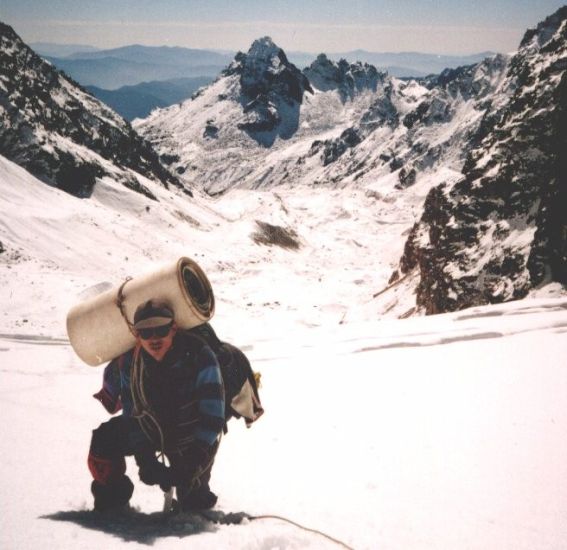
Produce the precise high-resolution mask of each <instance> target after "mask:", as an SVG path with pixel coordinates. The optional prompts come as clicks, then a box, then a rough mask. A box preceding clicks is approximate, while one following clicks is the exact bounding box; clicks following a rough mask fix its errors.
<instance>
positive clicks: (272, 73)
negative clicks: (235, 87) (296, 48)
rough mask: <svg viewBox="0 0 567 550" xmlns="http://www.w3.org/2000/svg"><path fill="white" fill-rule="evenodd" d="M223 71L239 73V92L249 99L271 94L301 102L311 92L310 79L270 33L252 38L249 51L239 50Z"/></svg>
mask: <svg viewBox="0 0 567 550" xmlns="http://www.w3.org/2000/svg"><path fill="white" fill-rule="evenodd" d="M223 74H224V75H225V76H230V75H234V74H237V75H239V76H240V85H241V89H242V93H243V94H244V95H245V96H247V97H248V98H249V99H251V100H254V99H258V97H259V96H261V95H272V96H279V98H281V99H284V100H287V101H288V102H293V101H296V102H298V103H301V102H302V101H303V94H304V93H305V92H306V91H308V92H311V93H313V90H312V89H311V86H310V85H309V81H308V80H307V79H306V78H305V76H303V74H302V73H301V71H300V70H299V69H298V68H297V67H296V66H295V65H293V63H290V62H289V61H288V59H287V56H286V54H285V52H284V51H283V50H282V49H281V48H280V47H278V46H277V45H276V44H274V42H273V41H272V39H271V38H270V37H269V36H265V37H263V38H259V39H258V40H255V41H254V42H253V43H252V46H251V47H250V49H249V50H248V53H246V54H244V53H242V52H238V53H237V54H236V56H235V58H234V61H233V62H232V63H231V64H230V66H229V67H228V68H227V69H226V70H225V71H224V72H223Z"/></svg>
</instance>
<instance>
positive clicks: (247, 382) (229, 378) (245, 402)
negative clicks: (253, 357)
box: [187, 323, 264, 429]
mask: <svg viewBox="0 0 567 550" xmlns="http://www.w3.org/2000/svg"><path fill="white" fill-rule="evenodd" d="M187 332H189V333H190V334H192V335H193V336H196V337H197V338H199V339H200V340H202V341H203V342H205V343H206V344H207V345H208V346H209V347H210V348H211V349H212V350H213V353H214V354H215V355H216V357H217V360H218V362H219V365H220V370H221V375H222V379H223V383H224V392H225V419H226V421H227V422H228V420H230V419H231V418H232V417H235V418H244V421H245V422H246V426H247V427H248V428H249V427H250V426H251V425H252V423H253V422H255V421H256V420H258V418H260V416H262V414H263V413H264V409H263V407H262V403H261V402H260V396H259V394H258V382H259V378H260V375H259V373H254V371H253V370H252V367H251V366H250V361H248V358H247V357H246V355H244V353H243V352H242V351H241V350H240V349H238V348H237V347H236V346H233V345H232V344H229V343H227V342H222V341H221V340H219V338H218V336H217V335H216V333H215V331H214V330H213V328H212V327H211V325H210V324H209V323H205V324H203V325H199V326H197V327H194V328H192V329H189V330H188V331H187ZM225 429H226V428H225Z"/></svg>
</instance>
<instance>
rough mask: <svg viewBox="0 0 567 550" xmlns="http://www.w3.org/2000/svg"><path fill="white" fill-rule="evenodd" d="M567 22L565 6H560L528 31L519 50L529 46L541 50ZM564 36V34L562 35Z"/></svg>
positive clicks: (566, 7) (566, 8)
mask: <svg viewBox="0 0 567 550" xmlns="http://www.w3.org/2000/svg"><path fill="white" fill-rule="evenodd" d="M566 20H567V6H562V7H561V8H559V9H558V10H557V11H556V12H555V13H553V14H551V15H550V16H549V17H547V18H546V19H544V20H543V21H542V22H541V23H539V24H538V25H537V27H535V28H534V29H528V30H527V31H526V33H525V35H524V38H523V39H522V42H521V44H520V48H525V47H527V46H529V45H530V44H531V45H532V46H534V47H536V48H538V49H539V48H543V47H545V45H546V44H547V43H548V42H549V41H550V40H551V39H552V38H553V37H554V36H555V34H556V33H557V31H558V30H559V28H560V27H561V26H562V25H565V22H566ZM564 35H565V33H564Z"/></svg>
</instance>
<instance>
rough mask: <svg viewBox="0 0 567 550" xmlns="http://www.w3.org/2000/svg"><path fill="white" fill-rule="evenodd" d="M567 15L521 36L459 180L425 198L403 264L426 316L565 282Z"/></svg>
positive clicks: (566, 11) (563, 11)
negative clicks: (415, 281)
mask: <svg viewBox="0 0 567 550" xmlns="http://www.w3.org/2000/svg"><path fill="white" fill-rule="evenodd" d="M566 20H567V9H563V8H562V9H560V10H559V11H558V12H557V13H556V14H554V15H553V16H551V17H550V18H548V19H546V21H544V22H543V23H541V24H540V25H538V27H537V29H536V30H535V31H530V32H529V33H527V35H526V38H524V40H523V41H522V45H521V47H520V49H519V50H518V52H517V53H516V54H515V55H514V57H513V58H512V59H511V60H510V62H509V69H508V71H507V73H506V77H505V79H504V81H503V83H502V85H501V87H500V93H501V94H502V95H501V97H498V96H496V98H495V100H494V101H492V106H491V107H490V108H489V110H488V111H487V112H486V114H485V116H484V120H483V122H482V124H481V125H480V127H479V130H478V135H477V136H475V139H474V143H475V144H476V147H474V148H473V149H472V150H471V152H470V154H469V156H468V158H467V161H466V163H465V165H464V168H463V176H462V179H460V180H459V181H457V182H456V183H455V184H454V185H444V184H441V185H439V186H438V187H435V188H434V189H432V190H431V192H430V193H429V195H428V197H427V199H426V202H425V206H424V213H423V216H422V218H421V220H420V222H419V223H418V224H416V225H415V227H414V228H413V230H412V232H411V234H410V236H409V238H408V241H407V243H406V248H405V252H404V256H403V258H402V262H401V269H402V272H407V271H409V270H410V269H413V268H417V269H419V272H420V284H419V286H418V290H417V304H418V305H419V306H422V307H423V308H424V309H425V310H426V311H427V312H429V313H438V312H442V311H452V310H456V309H462V308H465V307H469V306H472V305H478V304H485V303H497V302H502V301H507V300H512V299H518V298H523V297H524V296H526V295H527V293H528V292H529V291H530V290H531V289H532V288H534V287H536V286H537V285H539V284H542V283H545V282H549V281H558V282H561V283H562V284H564V285H565V284H567V225H566V221H565V213H564V207H563V206H562V205H565V204H567V185H566V182H565V173H566V161H565V154H564V151H565V150H566V149H567V109H566V105H567V77H566V75H567V24H566ZM542 44H543V47H542Z"/></svg>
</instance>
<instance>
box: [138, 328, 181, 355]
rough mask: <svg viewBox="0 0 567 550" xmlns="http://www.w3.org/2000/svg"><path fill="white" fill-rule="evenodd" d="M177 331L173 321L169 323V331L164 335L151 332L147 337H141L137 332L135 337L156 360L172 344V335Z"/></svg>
mask: <svg viewBox="0 0 567 550" xmlns="http://www.w3.org/2000/svg"><path fill="white" fill-rule="evenodd" d="M176 332H177V326H176V325H175V323H173V324H172V325H171V328H170V330H169V332H168V333H167V334H166V335H165V336H161V335H160V334H156V333H155V332H153V333H152V334H151V336H150V337H149V338H142V337H141V334H140V333H139V332H138V333H137V337H138V341H139V342H140V345H141V346H142V347H143V348H144V349H145V350H146V351H147V352H148V353H149V354H150V355H151V356H152V357H153V358H154V359H155V360H156V361H161V360H162V359H163V358H164V357H165V354H166V353H167V352H168V351H169V350H170V348H171V346H172V345H173V337H174V336H175V333H176Z"/></svg>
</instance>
